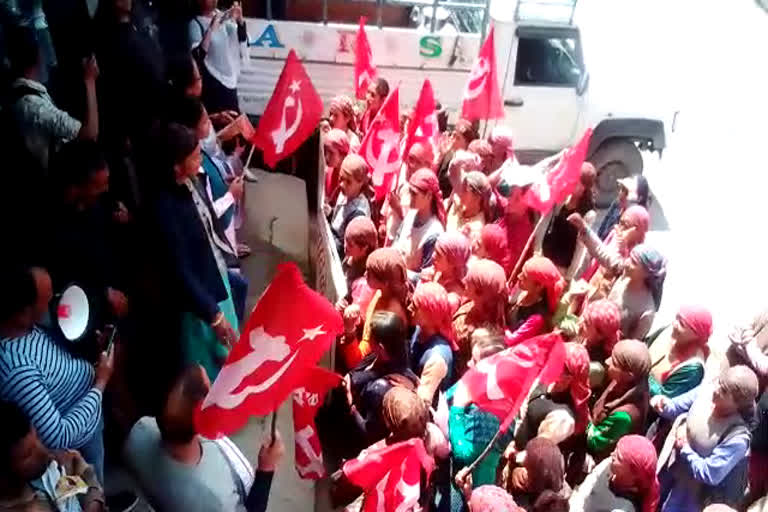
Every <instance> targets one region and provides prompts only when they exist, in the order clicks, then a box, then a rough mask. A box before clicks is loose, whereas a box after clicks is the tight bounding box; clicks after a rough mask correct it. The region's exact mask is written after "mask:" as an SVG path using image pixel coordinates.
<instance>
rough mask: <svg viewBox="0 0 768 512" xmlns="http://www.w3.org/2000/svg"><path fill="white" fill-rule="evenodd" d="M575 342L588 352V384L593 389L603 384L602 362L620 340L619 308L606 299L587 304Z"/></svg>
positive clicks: (595, 389)
mask: <svg viewBox="0 0 768 512" xmlns="http://www.w3.org/2000/svg"><path fill="white" fill-rule="evenodd" d="M578 329H579V333H578V341H579V343H581V344H582V345H584V346H585V347H586V349H587V352H588V353H589V360H590V365H589V367H590V369H589V385H590V387H591V388H592V390H593V391H598V390H602V389H603V388H604V387H605V361H606V359H608V358H609V357H610V355H611V352H612V351H613V347H614V346H615V345H616V343H618V341H619V340H620V339H621V310H620V309H619V306H617V305H616V304H614V303H613V302H611V301H610V300H608V299H602V300H598V301H595V302H592V303H591V304H587V307H586V308H585V309H584V313H582V315H581V317H580V318H579V327H578Z"/></svg>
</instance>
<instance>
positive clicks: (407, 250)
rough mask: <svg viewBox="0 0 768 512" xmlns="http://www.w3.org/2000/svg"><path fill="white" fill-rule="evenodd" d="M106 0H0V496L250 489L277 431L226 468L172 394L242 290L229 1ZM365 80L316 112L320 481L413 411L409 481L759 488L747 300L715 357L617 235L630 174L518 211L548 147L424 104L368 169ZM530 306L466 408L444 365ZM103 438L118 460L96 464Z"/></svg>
mask: <svg viewBox="0 0 768 512" xmlns="http://www.w3.org/2000/svg"><path fill="white" fill-rule="evenodd" d="M135 1H136V5H134V2H133V1H132V0H102V1H101V2H99V6H98V9H97V12H96V13H95V15H94V16H93V17H91V16H90V14H89V13H88V12H87V10H85V9H79V10H78V9H71V10H67V9H65V8H63V7H62V6H58V7H57V8H54V7H50V6H46V9H45V10H44V9H43V7H42V6H41V2H28V3H22V2H19V3H18V5H17V4H16V2H4V3H2V5H0V10H1V12H0V14H1V15H2V34H1V35H2V40H3V48H4V51H5V54H4V57H5V61H4V67H3V74H2V75H3V76H2V78H3V79H4V83H3V98H2V110H1V111H0V130H2V135H3V140H4V141H5V144H6V151H5V156H6V169H7V170H8V172H7V173H6V181H5V183H4V186H3V187H2V200H0V208H2V218H3V222H4V225H3V233H4V235H5V236H4V238H5V240H6V241H7V244H6V247H5V250H4V251H3V253H4V254H3V262H2V265H1V266H0V273H2V278H0V283H2V285H3V290H2V291H3V293H2V294H0V510H9V511H11V510H13V511H33V510H34V511H41V510H45V511H54V510H66V511H80V510H83V511H88V512H95V511H100V510H113V511H117V510H138V508H137V507H140V506H142V504H146V503H144V502H148V503H149V505H151V506H152V507H153V508H154V509H155V510H158V511H164V510H167V511H177V510H184V511H197V510H200V511H206V512H209V511H217V510H221V511H233V510H247V511H248V512H263V511H264V510H265V509H266V507H267V499H268V496H269V490H270V485H271V480H272V475H273V473H274V470H275V467H276V465H277V464H278V463H279V461H280V460H281V458H282V455H283V451H284V448H283V443H282V440H281V437H280V434H279V432H276V433H275V434H274V436H272V437H269V438H267V439H265V440H264V442H263V444H262V447H261V451H260V454H259V457H258V464H257V468H256V470H255V471H254V470H253V468H252V467H251V464H249V462H248V461H247V459H246V458H245V457H244V456H243V454H242V453H241V451H240V450H239V449H238V447H237V446H235V444H234V443H233V442H232V441H231V440H229V439H228V438H222V439H218V440H208V439H205V438H203V437H201V436H199V435H198V433H197V432H196V429H195V423H194V412H195V410H196V408H197V407H198V406H199V404H200V403H201V401H202V400H203V399H204V397H205V396H206V394H207V392H208V390H209V388H210V385H211V381H213V380H214V379H215V378H216V376H217V374H218V372H219V370H220V369H221V366H222V364H223V362H224V361H225V359H226V357H227V355H228V353H229V349H230V348H231V345H232V343H234V342H235V341H236V339H237V336H238V333H239V331H240V326H241V325H243V322H244V320H246V318H245V315H246V311H245V300H246V296H247V292H248V286H249V283H248V281H247V279H246V278H245V276H244V275H243V273H242V272H241V270H240V262H241V260H242V258H244V257H247V256H248V254H249V252H250V249H249V247H248V246H247V244H244V243H243V240H241V239H240V238H239V231H238V228H239V227H240V226H241V225H242V223H243V210H244V209H243V207H242V203H243V200H244V179H245V178H247V176H248V171H247V169H244V158H243V156H244V155H243V150H244V147H245V141H244V140H242V138H241V137H239V136H235V137H233V138H232V139H229V140H220V139H219V137H217V132H218V131H219V130H220V129H221V128H223V127H225V126H227V125H229V124H230V123H232V122H233V121H234V119H235V118H236V117H237V116H238V115H239V105H238V97H237V82H238V76H239V73H240V62H241V60H240V58H241V53H240V52H241V51H242V49H243V42H244V41H245V40H246V39H247V33H246V25H245V23H244V20H243V14H242V8H241V7H240V5H239V3H237V2H234V3H232V4H231V6H228V7H227V8H226V9H221V8H219V6H218V5H217V1H216V0H199V1H197V2H194V5H193V6H191V7H192V8H191V9H190V10H189V11H186V10H184V9H181V8H179V7H178V6H177V7H175V9H176V10H177V11H178V12H175V13H174V15H168V11H163V12H159V13H157V12H155V10H156V9H168V10H173V9H171V7H168V6H162V7H154V6H152V5H151V4H150V3H146V4H145V3H143V2H138V0H135ZM65 3H67V2H62V5H63V4H65ZM57 5H58V4H57ZM81 7H82V6H81ZM156 15H159V17H157V16H156ZM158 26H159V27H160V29H159V31H158ZM389 90H390V88H389V84H388V83H387V81H386V80H384V79H383V78H379V79H377V80H376V81H374V82H373V83H372V84H371V86H370V87H369V90H368V92H367V96H366V99H365V102H364V103H357V102H355V101H354V100H353V99H351V98H349V97H346V96H337V97H335V98H333V100H332V101H331V102H330V104H329V105H328V109H327V117H326V118H324V119H323V120H322V121H321V123H320V125H319V126H318V130H319V132H320V134H321V135H320V140H321V144H322V147H323V150H324V157H325V162H326V166H327V167H326V171H325V176H324V180H323V182H322V185H321V186H323V187H324V190H325V199H326V203H325V204H324V205H322V206H323V208H322V210H323V212H322V213H324V214H325V215H326V216H327V218H328V222H329V226H330V228H331V232H332V234H333V242H334V245H335V250H336V251H337V252H338V254H339V257H340V259H341V261H342V262H343V271H344V275H345V277H346V280H347V285H348V286H347V289H348V293H347V296H345V297H342V298H341V299H340V300H339V301H338V303H337V304H336V307H337V309H338V311H339V314H340V315H341V316H342V317H343V320H344V333H343V335H342V336H340V337H339V339H338V340H337V344H336V346H335V350H336V352H337V354H336V355H337V357H336V358H335V361H336V364H337V368H335V370H336V371H337V372H339V373H340V374H343V375H344V379H343V384H342V385H341V386H340V387H338V388H337V389H334V390H332V391H331V392H330V393H329V394H328V395H327V396H326V397H325V400H324V403H323V406H322V407H321V408H320V411H319V413H318V416H317V420H316V421H317V427H318V432H319V435H320V439H321V441H322V447H323V452H324V454H325V461H326V464H327V465H328V466H329V469H330V470H331V471H333V470H336V471H335V472H334V473H333V474H332V476H331V482H332V485H331V498H332V501H333V503H334V504H335V505H336V506H348V507H350V508H351V509H354V508H355V507H359V506H360V499H361V496H362V494H363V492H362V489H360V488H357V487H355V485H354V484H352V483H351V482H350V481H349V479H348V478H346V476H345V473H344V469H343V468H344V466H343V465H341V462H342V461H344V460H348V459H353V458H355V457H358V455H360V454H361V452H363V450H365V449H367V448H369V447H371V446H374V445H381V444H392V443H396V442H399V441H404V440H409V439H413V438H418V439H422V440H423V441H424V444H425V446H426V447H427V449H428V451H429V453H430V455H432V456H433V457H434V459H435V461H436V463H437V464H436V467H435V470H434V472H433V474H432V475H430V478H429V479H427V478H424V479H423V485H422V489H421V492H420V496H421V498H420V500H419V507H420V509H421V510H434V511H461V510H469V511H471V512H486V511H494V512H495V511H505V510H506V511H517V510H527V511H549V510H552V511H559V510H572V511H577V512H578V511H588V512H592V511H594V512H599V511H602V510H606V511H610V510H625V511H633V510H638V511H643V512H652V511H656V510H662V511H664V512H671V511H679V510H684V511H692V512H693V511H699V510H702V509H707V510H710V511H711V512H715V511H717V510H729V508H728V507H730V509H736V510H739V509H743V508H745V507H746V506H747V505H748V504H750V503H753V502H755V501H756V500H758V499H760V498H762V497H763V496H765V494H766V493H767V492H768V485H766V479H765V478H764V475H765V467H766V466H765V465H764V464H762V462H764V461H765V460H767V459H768V415H766V412H767V411H768V394H766V393H765V392H764V390H765V384H766V382H767V380H766V379H768V335H767V334H766V333H768V329H766V325H768V313H765V312H764V313H762V314H761V315H759V316H758V317H756V318H755V319H754V321H753V322H752V323H751V324H749V325H745V326H740V327H737V328H735V329H734V330H733V333H732V334H731V336H730V340H729V341H730V345H729V348H728V350H727V353H726V354H725V357H724V358H723V360H722V362H721V364H718V365H714V366H717V367H719V368H720V371H719V373H718V374H717V375H709V374H707V373H706V372H705V368H709V367H713V365H707V359H708V358H709V356H710V349H709V346H708V343H709V338H710V335H711V334H712V324H713V315H712V314H711V313H710V312H709V311H708V310H707V309H706V308H703V307H701V306H698V305H681V306H680V307H679V309H678V313H677V316H676V319H675V321H674V323H673V324H672V325H659V321H658V319H657V318H656V313H657V311H658V310H659V306H660V304H661V300H662V292H663V286H664V279H665V275H666V267H667V263H666V259H665V257H664V256H663V255H662V254H661V253H660V252H659V251H658V250H657V249H655V248H654V247H653V246H651V245H649V244H648V243H646V240H645V238H646V234H647V232H648V230H649V228H650V225H651V220H652V219H651V216H650V214H649V211H648V207H649V202H650V191H649V187H648V183H647V181H646V180H645V179H644V178H643V177H642V176H633V177H629V178H626V179H622V180H620V181H619V183H618V196H617V197H616V200H615V201H614V202H613V204H612V205H611V206H610V208H609V209H608V211H607V212H605V213H604V214H603V215H601V216H598V214H597V211H596V206H595V202H594V194H595V187H596V180H597V171H596V170H595V168H594V167H593V166H592V165H591V164H589V163H584V165H583V166H582V168H581V174H580V177H579V180H578V182H577V183H575V185H574V187H573V190H572V192H571V194H570V196H569V197H568V198H567V199H566V200H565V201H564V202H563V203H562V204H558V205H556V206H555V207H554V209H553V210H552V211H551V212H549V213H548V214H546V215H544V216H542V215H541V214H540V213H539V212H537V211H536V210H534V209H533V208H531V207H530V206H529V204H528V202H527V200H526V197H527V192H528V190H529V188H530V186H531V185H532V184H533V183H534V181H535V180H536V179H537V176H538V175H540V173H541V172H542V171H543V170H544V169H546V168H548V167H549V166H552V165H554V164H555V163H556V162H557V159H558V155H556V156H554V157H552V158H549V159H546V160H544V161H542V162H540V163H539V164H537V165H536V166H533V167H529V166H524V165H521V164H520V163H519V162H518V160H517V158H516V156H515V150H514V146H513V141H514V137H513V132H512V130H511V129H509V128H508V127H505V126H504V125H503V124H499V125H496V126H495V127H493V128H492V129H490V130H489V133H488V136H487V138H481V137H480V136H479V134H478V125H477V123H472V122H469V121H467V120H464V119H459V120H457V121H456V122H455V123H454V124H453V126H452V127H451V128H450V130H449V127H448V124H447V116H446V113H445V112H444V111H442V110H439V111H438V115H437V117H438V125H439V130H440V132H441V135H440V137H439V139H438V140H437V141H436V144H434V145H433V144H432V141H426V140H420V141H418V142H415V143H413V144H410V145H409V146H408V148H407V149H408V151H407V154H405V155H403V159H402V160H403V164H402V166H401V172H400V175H399V177H398V179H397V180H396V182H395V183H396V185H395V186H393V188H392V190H391V191H389V193H388V194H385V195H384V197H380V198H377V197H376V194H375V193H374V189H373V187H372V180H371V176H372V171H373V170H372V169H370V167H369V165H368V163H367V162H366V160H365V159H364V158H363V157H362V156H360V155H358V154H357V152H356V151H357V149H358V148H359V146H360V141H361V140H362V139H363V137H364V135H365V133H366V131H367V130H369V129H370V128H371V125H372V123H373V120H374V119H375V117H376V114H377V113H378V111H379V109H380V108H381V106H382V104H383V102H384V100H385V99H386V97H387V95H388V94H389ZM409 122H411V118H410V114H406V115H404V116H403V119H402V122H401V127H400V128H401V132H402V133H403V134H404V133H406V131H407V125H408V123H409ZM405 149H406V148H405V147H403V150H405ZM598 218H600V223H599V224H598V223H597V219H598ZM71 283H77V285H78V286H81V287H82V288H83V289H84V290H85V292H86V294H87V296H88V299H89V302H90V308H91V313H90V314H91V318H90V325H91V327H92V329H89V331H88V334H86V335H85V336H84V337H83V338H82V339H79V340H77V341H73V340H66V339H65V338H64V336H63V335H62V333H61V332H59V331H58V330H57V328H56V325H55V319H54V320H52V318H51V317H52V315H51V311H52V309H53V311H54V312H56V311H57V310H56V304H57V300H58V299H59V296H60V294H61V292H62V291H63V290H64V289H65V288H66V287H67V286H69V285H70V284H71ZM54 316H55V315H54ZM115 331H117V332H118V333H119V334H118V335H117V342H116V343H112V342H111V341H110V339H111V338H112V337H113V336H112V335H111V334H114V332H115ZM110 333H111V334H110ZM549 333H553V334H554V335H556V336H559V337H560V338H561V339H562V340H563V342H565V358H564V367H563V371H562V373H561V374H560V375H559V376H558V377H557V378H556V379H555V380H554V382H552V383H551V384H549V385H546V386H544V385H540V384H539V383H536V384H535V385H534V386H533V388H532V389H521V390H519V393H521V394H522V395H524V396H525V400H524V402H523V406H522V408H521V409H520V412H519V413H518V414H517V417H516V418H515V420H514V422H513V423H512V425H511V426H510V427H509V429H508V430H507V431H506V432H503V435H501V436H499V437H496V438H495V434H496V433H497V431H498V430H499V428H500V425H501V422H500V420H499V418H498V417H497V416H495V415H494V414H492V413H491V412H488V411H486V410H484V409H482V408H481V407H478V404H476V403H473V401H472V398H471V397H470V396H469V395H468V393H467V392H466V389H465V388H463V387H462V386H461V385H460V380H461V378H462V376H464V375H465V374H466V372H468V371H470V370H471V369H473V368H475V367H477V366H478V365H479V364H482V362H483V360H487V359H488V358H490V357H492V356H494V355H495V354H498V353H500V352H502V351H504V350H507V349H509V348H512V349H514V347H515V346H517V345H519V344H520V343H523V342H525V341H527V340H530V339H531V338H533V337H535V336H539V335H544V334H549ZM713 357H714V356H713ZM494 439H495V443H494V444H493V445H492V446H490V450H486V447H488V445H489V443H490V442H491V441H492V440H494ZM481 454H482V455H483V457H482V460H481V461H480V462H479V463H478V464H474V465H473V463H474V462H475V461H476V459H478V457H479V456H481ZM105 462H108V463H110V464H113V465H115V466H122V467H125V468H127V469H128V472H129V473H130V474H131V475H132V476H133V479H134V481H135V483H136V485H135V488H134V489H133V490H127V489H121V492H115V493H106V492H105V489H104V470H105ZM339 468H341V469H339ZM470 468H471V470H470ZM427 482H428V483H427ZM139 496H141V498H139Z"/></svg>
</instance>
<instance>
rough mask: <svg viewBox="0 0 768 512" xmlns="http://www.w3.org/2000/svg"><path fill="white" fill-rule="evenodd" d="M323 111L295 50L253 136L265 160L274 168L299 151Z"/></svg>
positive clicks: (287, 60)
mask: <svg viewBox="0 0 768 512" xmlns="http://www.w3.org/2000/svg"><path fill="white" fill-rule="evenodd" d="M322 115H323V101H322V100H321V99H320V96H319V95H318V94H317V91H316V90H315V87H314V86H313V85H312V81H311V80H310V79H309V75H307V72H306V70H305V69H304V66H302V65H301V62H300V61H299V58H298V57H297V56H296V52H294V51H293V50H291V51H290V53H289V54H288V58H287V59H286V60H285V66H283V71H282V72H281V73H280V78H278V80H277V84H276V85H275V90H274V92H273V93H272V97H271V98H270V99H269V102H268V103H267V106H266V108H265V109H264V114H263V115H262V116H261V119H260V120H259V126H258V127H257V128H256V133H255V134H254V136H253V143H254V144H255V145H256V147H258V148H259V149H261V150H262V151H263V152H264V162H265V163H266V164H267V165H268V166H269V167H272V168H274V167H275V165H276V164H277V162H279V161H280V160H282V159H283V158H285V157H287V156H289V155H290V154H291V153H293V152H294V151H296V150H297V149H298V148H299V146H301V144H302V143H303V142H304V141H305V140H307V137H309V136H310V135H311V134H312V132H313V131H314V130H315V128H316V127H317V124H318V123H319V122H320V117H322Z"/></svg>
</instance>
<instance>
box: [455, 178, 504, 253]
mask: <svg viewBox="0 0 768 512" xmlns="http://www.w3.org/2000/svg"><path fill="white" fill-rule="evenodd" d="M492 194H493V190H492V189H491V185H490V183H488V178H487V177H486V176H485V174H483V173H482V172H480V171H472V172H468V173H466V174H465V175H464V176H463V177H462V179H461V188H460V189H459V192H458V194H454V196H453V197H454V199H453V201H452V202H451V208H450V209H449V210H448V215H447V223H446V227H445V228H446V230H448V231H458V232H460V233H463V234H464V235H466V236H467V237H469V240H470V242H474V241H476V240H478V239H479V238H480V231H481V230H482V229H483V226H485V224H486V223H487V222H490V220H491V218H492V214H491V196H492ZM456 199H458V201H457V200H456Z"/></svg>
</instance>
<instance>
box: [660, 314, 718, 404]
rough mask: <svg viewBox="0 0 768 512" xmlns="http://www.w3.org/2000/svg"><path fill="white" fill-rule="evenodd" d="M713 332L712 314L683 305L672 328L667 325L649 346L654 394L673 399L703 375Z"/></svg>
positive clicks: (688, 388)
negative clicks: (708, 343)
mask: <svg viewBox="0 0 768 512" xmlns="http://www.w3.org/2000/svg"><path fill="white" fill-rule="evenodd" d="M711 334H712V314H711V313H710V312H709V311H707V310H706V309H704V308H702V307H701V306H689V305H686V306H682V307H681V308H680V309H679V310H678V312H677V317H676V318H675V323H674V324H673V325H672V329H669V328H665V329H664V330H663V331H661V333H660V334H659V335H657V337H656V339H655V340H653V341H652V343H651V345H650V352H651V363H652V366H651V375H650V377H649V382H650V386H651V396H652V397H653V396H656V395H664V396H666V397H669V398H674V397H676V396H678V395H681V394H683V393H685V392H686V391H690V390H691V389H693V388H695V387H696V386H698V385H699V384H701V381H702V379H703V378H704V363H705V362H706V360H707V357H709V347H708V346H707V342H708V341H709V336H710V335H711Z"/></svg>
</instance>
